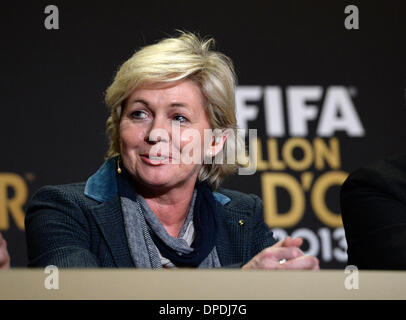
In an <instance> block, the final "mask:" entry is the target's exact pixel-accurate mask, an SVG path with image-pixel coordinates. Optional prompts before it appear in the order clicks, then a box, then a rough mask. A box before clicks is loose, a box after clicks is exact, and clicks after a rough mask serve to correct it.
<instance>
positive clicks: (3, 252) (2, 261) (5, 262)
mask: <svg viewBox="0 0 406 320" xmlns="http://www.w3.org/2000/svg"><path fill="white" fill-rule="evenodd" d="M9 268H10V256H9V254H8V251H7V241H6V240H5V239H4V238H3V236H2V235H1V233H0V269H4V270H5V269H9Z"/></svg>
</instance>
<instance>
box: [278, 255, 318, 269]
mask: <svg viewBox="0 0 406 320" xmlns="http://www.w3.org/2000/svg"><path fill="white" fill-rule="evenodd" d="M280 269H287V270H293V269H294V270H319V269H320V267H319V260H318V259H317V258H316V257H313V256H308V255H307V256H301V257H298V258H296V259H292V260H289V261H287V262H285V263H283V264H281V267H280Z"/></svg>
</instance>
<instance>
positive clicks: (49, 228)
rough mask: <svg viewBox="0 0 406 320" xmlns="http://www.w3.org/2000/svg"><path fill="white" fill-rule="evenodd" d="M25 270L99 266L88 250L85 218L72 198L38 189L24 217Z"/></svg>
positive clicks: (52, 189)
mask: <svg viewBox="0 0 406 320" xmlns="http://www.w3.org/2000/svg"><path fill="white" fill-rule="evenodd" d="M25 229H26V239H27V250H28V261H29V262H28V266H29V267H45V266H48V265H55V266H57V267H60V268H72V267H77V268H86V267H89V268H90V267H99V266H100V263H99V261H98V259H97V258H96V256H95V255H94V254H92V253H91V252H90V250H89V246H90V236H89V235H90V232H89V225H88V223H87V219H86V217H85V215H84V214H83V211H82V210H81V208H80V207H79V206H78V205H77V203H75V199H74V196H73V195H72V194H71V193H70V192H67V191H66V190H62V189H61V188H59V187H51V186H46V187H43V188H41V189H40V190H39V191H38V192H37V193H36V194H35V195H34V197H33V199H32V200H31V201H30V203H29V206H28V209H27V214H26V217H25Z"/></svg>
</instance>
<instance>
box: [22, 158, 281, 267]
mask: <svg viewBox="0 0 406 320" xmlns="http://www.w3.org/2000/svg"><path fill="white" fill-rule="evenodd" d="M213 195H214V197H215V199H216V205H217V216H216V223H217V227H218V233H217V239H216V249H217V253H218V255H219V259H220V262H221V264H222V265H223V266H229V265H235V264H240V265H241V264H245V263H246V262H248V261H249V260H250V259H251V258H252V257H254V256H255V255H256V254H257V253H258V252H260V251H261V250H262V249H264V248H266V247H268V246H271V245H273V244H274V243H275V240H274V238H273V236H272V232H271V231H270V229H269V227H268V226H267V225H266V224H265V222H264V217H263V207H262V201H261V199H260V198H259V197H258V196H256V195H253V194H250V195H247V194H244V193H241V192H237V191H231V190H227V189H221V188H220V189H218V190H217V191H215V192H213ZM25 228H26V239H27V250H28V260H29V262H28V266H29V267H45V266H47V265H56V266H58V267H61V268H72V267H76V268H86V267H89V268H95V267H104V268H116V267H118V268H132V267H135V265H134V262H133V260H132V258H131V254H130V250H129V247H128V243H127V237H126V233H125V227H124V220H123V214H122V211H121V205H120V198H119V195H118V190H117V181H116V176H115V162H114V160H113V159H110V160H108V161H107V162H105V163H104V164H103V166H102V167H101V168H100V169H99V170H98V171H97V172H96V173H95V174H94V175H92V176H91V177H90V178H89V179H88V180H87V182H86V183H75V184H67V185H59V186H45V187H42V188H41V189H39V190H38V191H37V192H36V194H35V195H34V196H33V198H32V199H31V201H30V203H29V206H28V209H27V212H26V217H25Z"/></svg>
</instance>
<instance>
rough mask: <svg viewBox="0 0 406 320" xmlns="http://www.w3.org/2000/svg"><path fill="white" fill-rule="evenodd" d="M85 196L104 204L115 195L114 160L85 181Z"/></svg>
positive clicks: (223, 197) (219, 196)
mask: <svg viewBox="0 0 406 320" xmlns="http://www.w3.org/2000/svg"><path fill="white" fill-rule="evenodd" d="M84 193H85V195H86V196H87V197H89V198H92V199H94V200H96V201H99V202H105V201H107V200H108V199H110V198H111V197H113V196H115V195H117V193H118V188H117V179H116V158H110V159H108V160H107V161H106V162H105V163H104V164H103V165H102V166H101V167H100V168H99V170H97V171H96V173H95V174H93V175H92V176H91V177H90V178H89V179H88V180H87V181H86V186H85V191H84ZM213 196H214V198H215V199H216V200H217V201H218V202H220V203H221V204H222V205H223V206H224V205H226V204H227V203H229V202H230V201H231V199H230V198H229V197H227V196H226V195H224V194H222V193H219V192H216V191H214V192H213Z"/></svg>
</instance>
